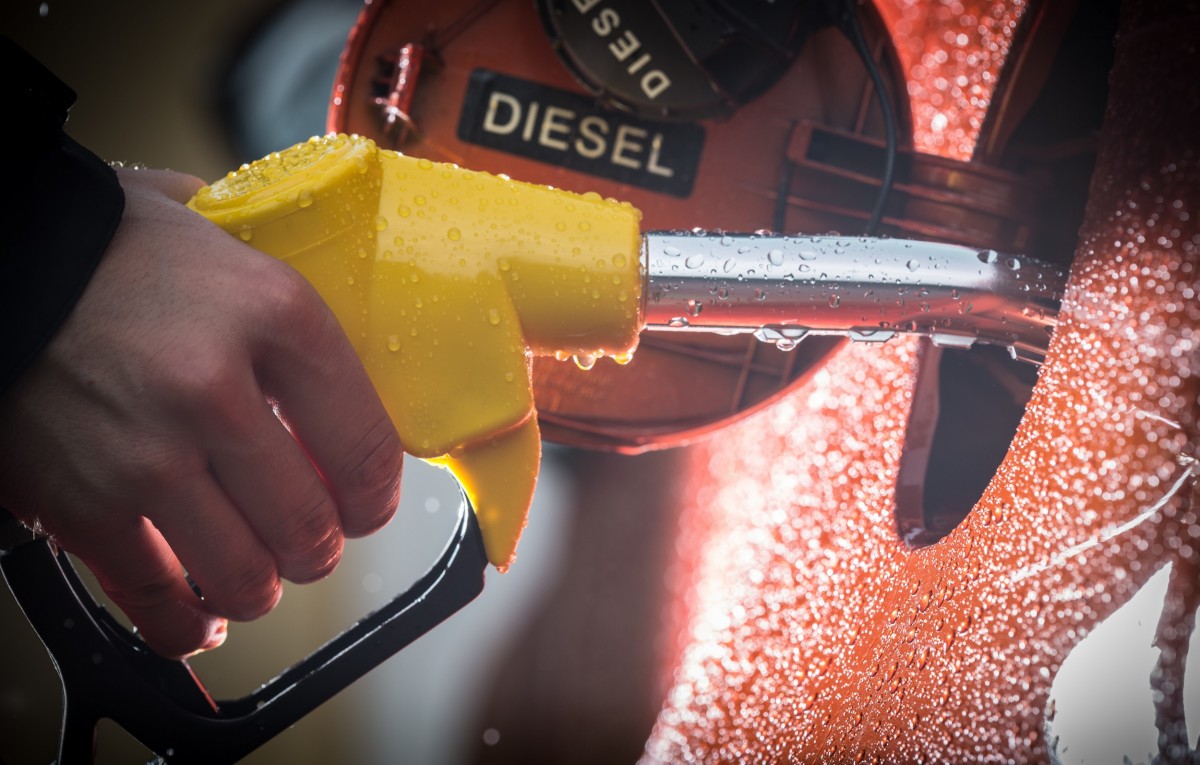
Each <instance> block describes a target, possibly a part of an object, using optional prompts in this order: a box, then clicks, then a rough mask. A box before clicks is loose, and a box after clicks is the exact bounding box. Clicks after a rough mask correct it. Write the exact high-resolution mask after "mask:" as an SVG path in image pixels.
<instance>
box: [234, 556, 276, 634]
mask: <svg viewBox="0 0 1200 765" xmlns="http://www.w3.org/2000/svg"><path fill="white" fill-rule="evenodd" d="M280 594H281V593H280V582H279V574H278V572H277V571H276V569H275V562H274V561H273V560H271V559H270V557H269V556H266V557H263V558H262V559H256V560H251V561H249V562H247V563H245V564H243V565H242V567H241V568H240V569H239V570H238V571H237V572H236V573H235V575H234V576H233V577H232V586H231V588H230V592H229V600H230V602H229V603H228V604H227V614H224V615H227V616H228V617H229V618H231V619H237V620H239V621H251V620H253V619H257V618H259V617H260V616H264V615H266V614H267V613H268V612H270V611H271V609H273V608H274V607H275V604H276V603H278V602H279V596H280Z"/></svg>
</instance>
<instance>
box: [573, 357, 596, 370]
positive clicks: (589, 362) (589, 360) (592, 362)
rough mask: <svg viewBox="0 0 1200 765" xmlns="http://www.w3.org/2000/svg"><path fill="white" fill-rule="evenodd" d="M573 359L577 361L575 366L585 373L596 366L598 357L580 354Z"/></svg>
mask: <svg viewBox="0 0 1200 765" xmlns="http://www.w3.org/2000/svg"><path fill="white" fill-rule="evenodd" d="M572 358H574V359H575V366H577V367H579V368H580V369H582V370H583V371H585V372H586V371H588V370H589V369H591V368H592V367H594V366H596V357H595V356H593V355H592V354H590V353H578V354H576V355H575V356H573V357H572Z"/></svg>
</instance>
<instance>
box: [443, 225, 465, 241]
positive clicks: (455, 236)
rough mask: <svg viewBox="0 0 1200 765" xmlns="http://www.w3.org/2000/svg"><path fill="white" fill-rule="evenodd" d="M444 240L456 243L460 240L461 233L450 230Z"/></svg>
mask: <svg viewBox="0 0 1200 765" xmlns="http://www.w3.org/2000/svg"><path fill="white" fill-rule="evenodd" d="M446 238H447V239H449V240H450V241H451V242H457V241H458V240H459V239H462V232H461V231H459V230H458V229H456V228H452V229H450V230H449V231H447V232H446Z"/></svg>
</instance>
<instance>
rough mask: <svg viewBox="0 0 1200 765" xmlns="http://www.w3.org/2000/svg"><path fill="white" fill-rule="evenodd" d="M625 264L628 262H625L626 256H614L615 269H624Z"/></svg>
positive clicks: (618, 254)
mask: <svg viewBox="0 0 1200 765" xmlns="http://www.w3.org/2000/svg"><path fill="white" fill-rule="evenodd" d="M625 262H626V261H625V256H624V255H622V254H620V253H617V254H616V255H613V260H612V263H613V267H614V268H624V267H625Z"/></svg>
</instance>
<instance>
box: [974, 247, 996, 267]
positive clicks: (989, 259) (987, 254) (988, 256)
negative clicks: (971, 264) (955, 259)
mask: <svg viewBox="0 0 1200 765" xmlns="http://www.w3.org/2000/svg"><path fill="white" fill-rule="evenodd" d="M975 257H977V258H979V262H980V263H987V264H988V265H991V264H992V263H995V262H996V258H998V257H1000V255H999V253H997V252H996V251H995V250H980V251H979V254H977V255H976V256H975Z"/></svg>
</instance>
